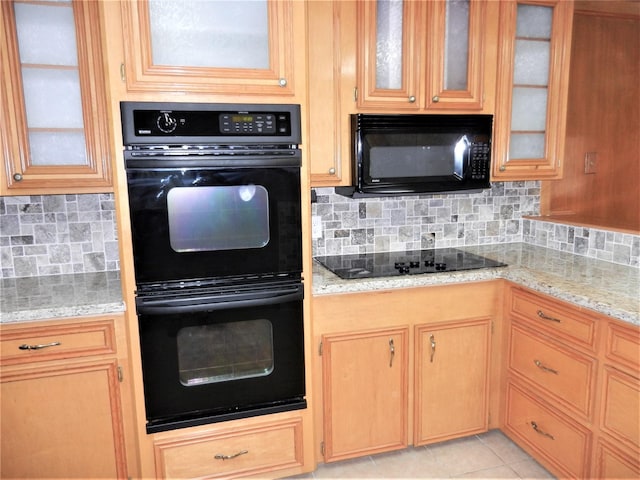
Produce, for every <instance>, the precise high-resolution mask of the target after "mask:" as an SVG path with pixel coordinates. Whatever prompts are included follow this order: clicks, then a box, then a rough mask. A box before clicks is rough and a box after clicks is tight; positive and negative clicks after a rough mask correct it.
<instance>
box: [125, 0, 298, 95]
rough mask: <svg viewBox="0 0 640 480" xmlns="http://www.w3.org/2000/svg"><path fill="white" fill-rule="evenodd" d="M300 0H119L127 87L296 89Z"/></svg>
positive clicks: (281, 91)
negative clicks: (201, 0)
mask: <svg viewBox="0 0 640 480" xmlns="http://www.w3.org/2000/svg"><path fill="white" fill-rule="evenodd" d="M304 8H305V5H304V3H303V2H294V1H291V0H277V1H276V0H256V1H248V0H241V1H235V2H199V1H197V0H185V1H182V2H165V1H160V0H141V1H137V2H128V1H127V2H122V18H123V28H124V38H125V69H126V81H127V89H128V90H129V91H130V92H145V91H147V92H159V91H162V92H167V91H169V92H174V91H176V90H178V91H181V92H200V93H221V94H233V95H247V94H254V95H293V94H294V79H293V61H294V59H293V49H294V48H303V45H304V44H305V43H304V14H302V15H299V13H297V12H304Z"/></svg>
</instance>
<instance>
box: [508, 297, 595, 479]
mask: <svg viewBox="0 0 640 480" xmlns="http://www.w3.org/2000/svg"><path fill="white" fill-rule="evenodd" d="M507 299H508V300H507V313H508V321H509V327H508V331H509V334H508V347H507V348H508V353H507V372H506V374H507V389H506V410H505V426H504V427H505V430H506V432H507V434H509V435H510V436H513V437H514V438H515V439H516V441H517V442H518V443H521V444H523V445H524V446H525V448H526V449H528V450H530V451H532V452H534V456H535V457H536V459H538V460H539V461H541V462H542V463H543V464H544V465H545V466H546V467H547V468H549V469H550V470H551V471H552V473H555V474H556V475H561V476H568V477H573V478H583V477H585V476H588V473H589V465H590V461H591V457H590V455H591V444H592V441H593V440H592V439H593V434H592V429H591V425H592V422H593V416H594V401H595V400H594V399H595V391H596V375H597V365H598V364H597V359H596V358H595V348H596V345H597V344H596V340H597V335H596V325H597V318H596V317H595V316H591V317H590V316H588V315H587V314H584V313H581V312H578V311H577V310H578V309H572V308H571V307H570V306H569V305H566V304H563V303H562V302H557V301H554V300H552V299H550V298H547V297H544V296H542V295H538V294H534V293H532V292H528V291H525V290H522V289H518V288H515V287H513V288H511V289H510V292H509V294H508V295H507Z"/></svg>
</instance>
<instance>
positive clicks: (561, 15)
mask: <svg viewBox="0 0 640 480" xmlns="http://www.w3.org/2000/svg"><path fill="white" fill-rule="evenodd" d="M572 17H573V3H572V2H568V1H562V0H560V1H557V0H556V1H546V2H535V3H526V2H504V4H502V6H501V11H500V24H501V29H502V30H501V37H500V39H499V50H500V54H499V63H498V89H497V98H496V105H497V108H496V117H495V129H494V132H495V133H494V149H493V152H494V162H493V163H494V172H493V175H494V177H496V178H498V177H499V178H501V179H513V180H516V179H529V178H535V179H544V178H560V176H561V175H562V162H561V156H562V154H563V151H564V132H565V123H566V105H567V95H568V80H569V68H568V66H569V55H570V40H571V26H572Z"/></svg>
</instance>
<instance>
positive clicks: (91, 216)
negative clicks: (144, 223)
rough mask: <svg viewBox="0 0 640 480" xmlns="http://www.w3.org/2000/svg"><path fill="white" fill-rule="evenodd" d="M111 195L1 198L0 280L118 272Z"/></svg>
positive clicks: (113, 205)
mask: <svg viewBox="0 0 640 480" xmlns="http://www.w3.org/2000/svg"><path fill="white" fill-rule="evenodd" d="M117 240H118V237H117V232H116V219H115V202H114V198H113V194H93V195H42V196H39V195H35V196H21V197H0V270H1V273H2V275H1V277H2V278H20V277H35V276H46V275H59V274H69V273H87V272H104V271H116V270H119V268H120V265H119V264H120V261H119V254H118V241H117Z"/></svg>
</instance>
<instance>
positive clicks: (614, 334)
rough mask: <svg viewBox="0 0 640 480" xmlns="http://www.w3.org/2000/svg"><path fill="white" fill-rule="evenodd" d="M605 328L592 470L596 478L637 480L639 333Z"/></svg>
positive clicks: (628, 328) (618, 325)
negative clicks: (631, 479) (597, 431)
mask: <svg viewBox="0 0 640 480" xmlns="http://www.w3.org/2000/svg"><path fill="white" fill-rule="evenodd" d="M606 327H607V328H606V335H605V336H604V349H603V350H604V359H603V366H602V369H601V382H600V385H601V387H600V393H601V398H602V403H601V405H600V421H599V434H600V436H599V438H598V443H597V445H596V457H595V461H594V470H595V474H596V475H597V476H598V477H599V478H638V477H640V455H639V454H638V452H640V330H639V329H638V328H637V327H635V328H634V327H632V326H627V325H623V324H622V323H620V322H615V321H610V322H608V323H607V325H606Z"/></svg>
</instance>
